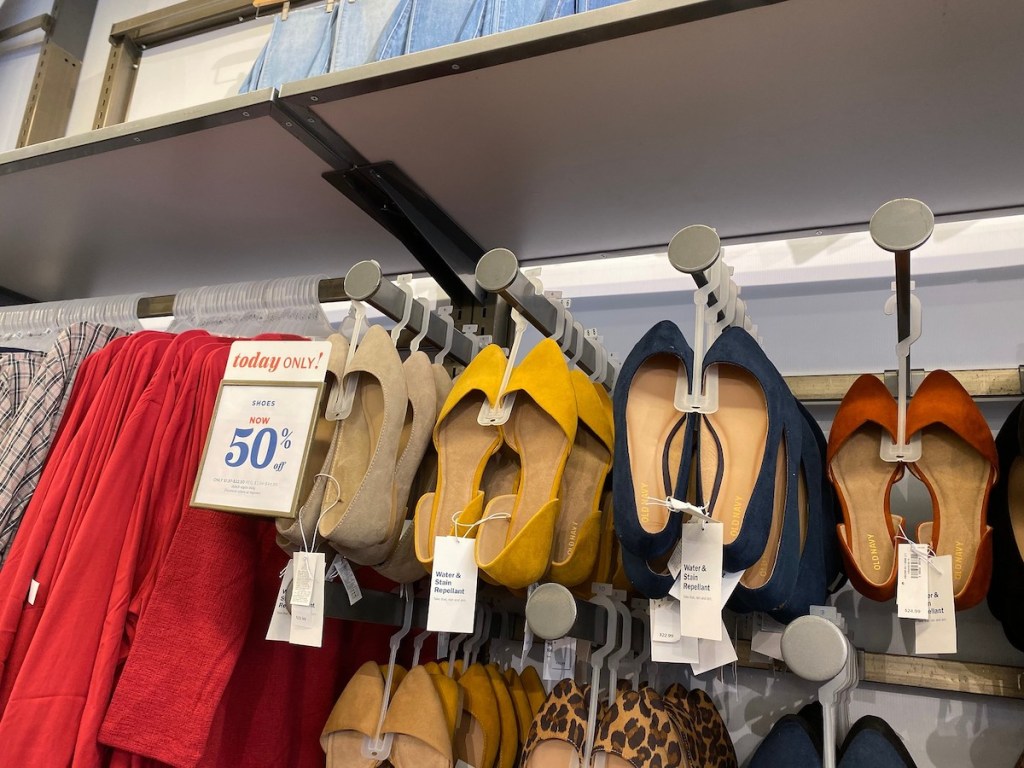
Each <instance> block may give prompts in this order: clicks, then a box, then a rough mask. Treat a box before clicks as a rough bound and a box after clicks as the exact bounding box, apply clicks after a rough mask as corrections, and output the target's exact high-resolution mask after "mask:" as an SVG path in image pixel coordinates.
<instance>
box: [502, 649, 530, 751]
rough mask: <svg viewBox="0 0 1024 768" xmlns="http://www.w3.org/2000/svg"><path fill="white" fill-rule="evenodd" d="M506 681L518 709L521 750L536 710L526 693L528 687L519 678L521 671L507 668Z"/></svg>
mask: <svg viewBox="0 0 1024 768" xmlns="http://www.w3.org/2000/svg"><path fill="white" fill-rule="evenodd" d="M505 682H506V683H508V692H509V695H510V696H511V697H512V706H513V707H514V708H515V711H516V725H517V726H518V730H519V748H520V750H521V749H522V748H523V745H524V744H526V737H527V736H528V735H529V733H530V726H531V725H532V724H533V715H534V712H533V709H532V708H531V707H530V698H529V697H528V696H527V695H526V689H525V688H523V681H522V680H520V679H519V673H518V672H516V671H515V670H514V669H512V668H511V667H509V668H508V669H506V670H505Z"/></svg>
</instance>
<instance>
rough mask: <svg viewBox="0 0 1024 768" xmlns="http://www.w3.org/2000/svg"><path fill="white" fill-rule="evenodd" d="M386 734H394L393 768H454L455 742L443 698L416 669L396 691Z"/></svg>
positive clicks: (386, 726)
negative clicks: (453, 750) (453, 746)
mask: <svg viewBox="0 0 1024 768" xmlns="http://www.w3.org/2000/svg"><path fill="white" fill-rule="evenodd" d="M382 733H384V734H391V735H392V737H393V741H392V743H391V754H390V755H389V756H388V762H390V763H391V765H392V767H393V768H451V765H452V763H453V762H454V760H453V759H452V741H451V738H450V737H449V735H448V722H447V719H446V715H445V711H444V706H443V705H442V703H441V697H440V696H439V695H438V691H437V688H436V687H435V684H434V681H433V679H432V678H431V676H430V674H429V673H428V672H427V670H426V669H424V668H423V667H416V668H415V669H413V670H412V671H410V672H409V674H407V675H406V676H405V679H404V680H403V681H402V684H401V685H400V686H399V687H398V690H397V691H395V696H394V698H393V699H392V701H391V703H390V704H389V705H388V712H387V715H386V716H385V717H384V727H383V728H382Z"/></svg>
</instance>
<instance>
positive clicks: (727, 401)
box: [700, 364, 768, 544]
mask: <svg viewBox="0 0 1024 768" xmlns="http://www.w3.org/2000/svg"><path fill="white" fill-rule="evenodd" d="M717 368H718V411H717V412H715V413H709V414H707V415H706V416H705V417H704V418H703V419H702V420H701V434H700V457H701V462H700V468H701V469H700V473H701V477H700V481H701V488H703V489H705V502H704V503H705V504H708V505H709V506H710V514H711V516H712V517H713V518H715V519H716V520H720V521H721V522H722V539H723V542H724V543H725V544H732V543H733V542H734V541H736V537H737V536H739V534H740V531H741V530H742V528H743V517H744V515H745V514H746V512H747V505H748V504H749V503H750V496H751V494H752V493H753V491H754V484H755V483H756V482H757V476H758V473H759V472H760V471H761V461H762V459H763V457H764V452H765V446H766V444H767V441H768V403H767V401H766V399H765V395H764V390H762V389H761V385H760V384H758V383H757V379H756V378H754V375H753V374H751V373H750V372H748V371H746V370H744V369H742V368H739V367H737V366H735V365H724V364H717ZM708 488H712V489H714V490H713V492H712V493H711V496H710V501H709V500H708V497H707V495H706V490H707V489H708Z"/></svg>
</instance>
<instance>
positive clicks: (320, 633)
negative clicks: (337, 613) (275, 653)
mask: <svg viewBox="0 0 1024 768" xmlns="http://www.w3.org/2000/svg"><path fill="white" fill-rule="evenodd" d="M314 557H315V559H314V561H313V563H314V569H313V600H312V602H311V603H310V604H309V605H293V606H292V621H291V630H290V632H289V634H288V642H290V643H291V644H292V645H306V646H310V647H312V648H319V647H320V646H321V645H323V641H324V571H325V570H326V564H325V560H326V558H325V557H324V555H323V553H322V552H316V553H314ZM293 567H294V565H293ZM293 593H294V588H293Z"/></svg>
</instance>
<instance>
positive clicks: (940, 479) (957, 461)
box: [915, 425, 991, 595]
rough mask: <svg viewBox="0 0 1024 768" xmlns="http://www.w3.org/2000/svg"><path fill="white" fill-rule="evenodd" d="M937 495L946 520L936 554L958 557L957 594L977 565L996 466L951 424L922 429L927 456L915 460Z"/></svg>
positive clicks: (940, 514)
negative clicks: (990, 484) (987, 496)
mask: <svg viewBox="0 0 1024 768" xmlns="http://www.w3.org/2000/svg"><path fill="white" fill-rule="evenodd" d="M915 465H916V467H917V470H918V471H919V472H920V473H921V476H922V477H923V478H925V479H926V481H927V483H928V485H929V486H931V492H932V494H934V496H935V505H936V506H937V507H938V512H937V513H936V514H937V516H938V517H940V518H941V523H940V524H939V526H938V529H939V540H938V541H936V542H935V543H934V546H935V554H936V555H940V556H941V555H952V556H953V594H954V595H958V594H960V592H961V591H962V590H963V588H964V585H966V584H967V580H968V579H969V578H970V577H971V572H972V571H973V569H974V560H975V558H976V556H977V553H978V546H979V545H980V544H981V534H982V529H983V528H984V521H985V490H986V488H987V486H988V480H989V475H990V473H991V467H990V465H989V463H988V462H987V461H985V458H984V457H983V456H982V455H981V454H980V453H978V452H977V451H976V450H974V448H972V447H971V446H970V445H969V444H968V443H966V442H965V441H964V440H963V439H962V438H960V437H958V436H957V435H956V434H955V433H954V432H953V431H952V430H951V429H949V428H948V427H944V426H940V425H933V426H930V427H928V428H927V429H924V430H922V432H921V458H920V459H918V460H917V462H915Z"/></svg>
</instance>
